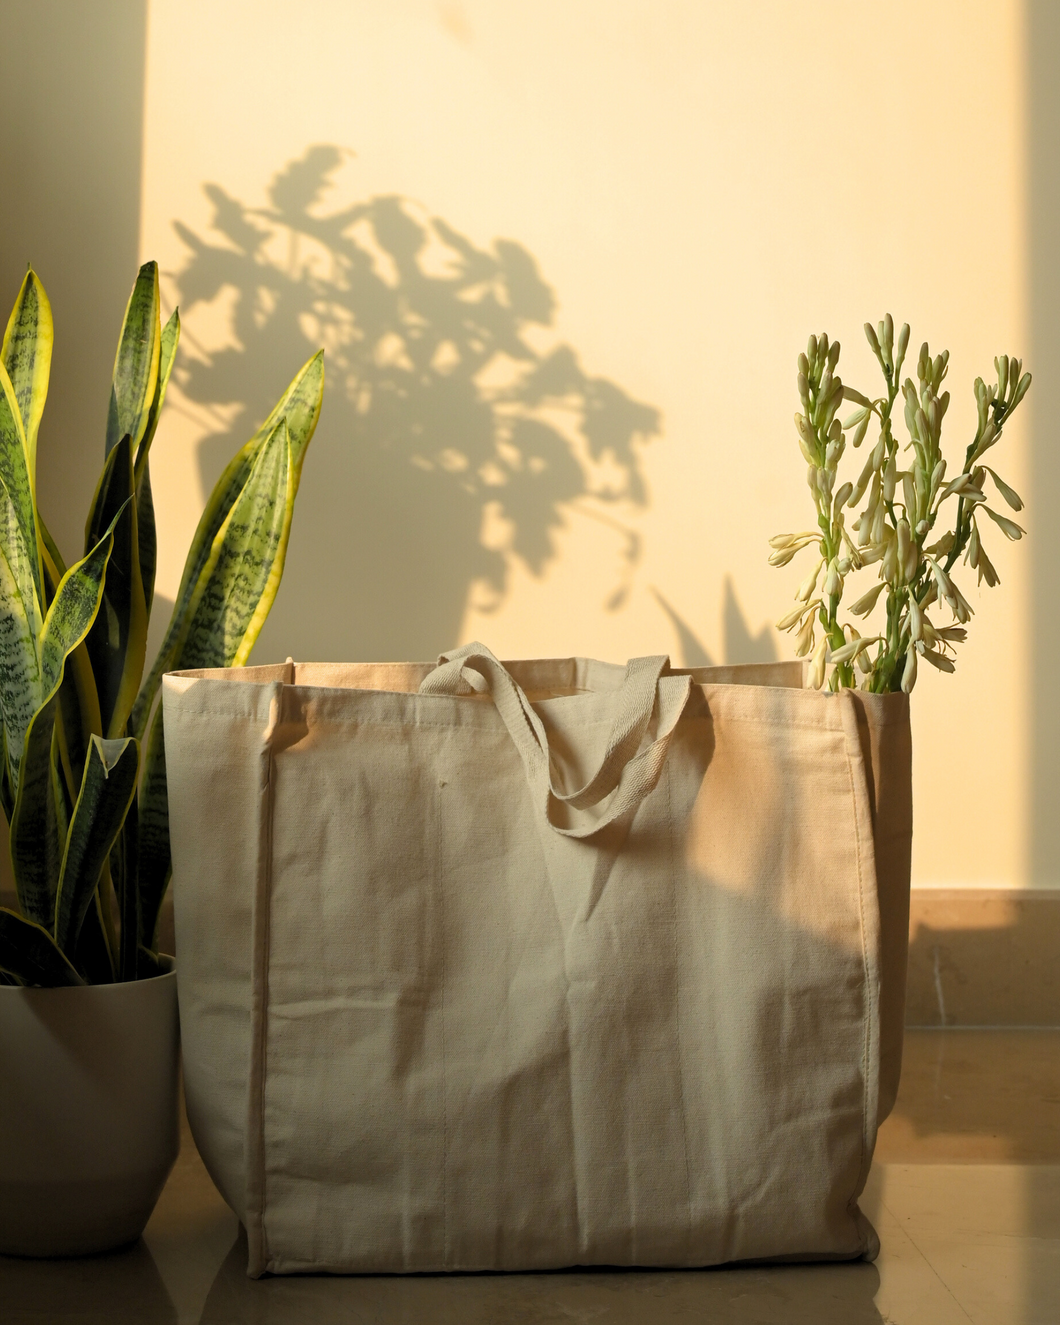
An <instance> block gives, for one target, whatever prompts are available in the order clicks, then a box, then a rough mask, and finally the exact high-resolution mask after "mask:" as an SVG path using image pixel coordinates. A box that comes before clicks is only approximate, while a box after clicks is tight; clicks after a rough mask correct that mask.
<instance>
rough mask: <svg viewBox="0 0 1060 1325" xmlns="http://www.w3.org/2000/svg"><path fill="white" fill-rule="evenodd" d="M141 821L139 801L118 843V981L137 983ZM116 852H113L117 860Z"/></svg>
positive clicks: (139, 925) (135, 804) (112, 855)
mask: <svg viewBox="0 0 1060 1325" xmlns="http://www.w3.org/2000/svg"><path fill="white" fill-rule="evenodd" d="M139 838H140V820H139V813H138V806H137V803H136V798H135V797H133V800H132V802H131V804H130V805H129V813H128V815H127V817H126V819H125V823H124V825H123V828H122V833H121V837H120V838H119V839H118V841H117V843H116V844H115V849H116V851H117V852H118V853H119V854H120V856H121V862H122V870H121V887H120V888H119V890H118V904H119V906H120V907H121V938H120V941H119V947H118V979H119V980H135V979H136V972H137V967H138V966H139V964H140V963H139V953H140V930H141V923H140V917H141V914H142V910H141V906H140V876H139V872H138V863H139V862H138V856H139V849H140V843H139ZM114 854H115V852H111V858H112V859H113V857H114Z"/></svg>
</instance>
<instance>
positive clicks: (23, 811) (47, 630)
mask: <svg viewBox="0 0 1060 1325" xmlns="http://www.w3.org/2000/svg"><path fill="white" fill-rule="evenodd" d="M124 509H125V508H124V507H123V508H122V510H120V511H119V512H118V513H117V515H116V516H115V517H114V521H113V522H112V525H111V527H110V528H109V529H108V530H107V531H106V533H105V534H104V536H103V538H101V539H100V541H99V543H98V544H97V545H96V546H95V547H94V548H93V549H92V551H91V552H90V553H89V554H88V556H87V557H83V558H82V559H81V560H80V561H79V562H76V563H75V564H74V565H73V566H71V567H70V569H69V570H68V571H67V572H66V574H65V575H64V576H63V578H62V579H61V580H60V582H59V587H58V589H57V590H56V594H55V600H54V602H53V603H52V605H51V607H50V608H49V609H48V615H47V616H46V617H45V618H44V627H43V629H42V631H41V640H40V656H41V689H42V691H43V695H44V697H43V701H42V703H41V706H40V707H39V708H38V709H37V712H36V713H35V714H34V715H33V718H32V719H31V721H30V723H29V725H28V726H27V728H26V735H25V739H24V742H23V747H22V759H21V761H20V764H19V778H18V784H17V788H16V791H15V805H14V810H13V812H12V814H11V820H10V823H11V863H12V865H13V867H14V873H15V887H16V889H17V891H18V897H19V905H20V906H21V907H22V911H23V913H24V914H25V915H27V916H29V917H30V918H31V919H32V920H36V921H37V922H38V923H40V924H46V925H50V924H51V923H52V920H53V912H54V908H55V889H56V887H57V886H58V882H59V866H60V864H61V860H62V849H61V847H59V848H58V850H56V833H57V824H56V809H55V799H54V794H53V792H54V788H53V783H52V777H51V760H52V750H53V743H52V738H53V735H54V724H55V712H56V708H57V701H58V692H59V688H60V685H61V683H62V680H63V676H64V673H65V667H66V660H67V658H68V657H69V655H70V654H71V653H72V652H74V650H75V649H77V647H78V646H79V645H80V644H81V643H82V642H83V641H84V639H85V637H86V636H87V634H88V632H89V629H90V628H91V626H92V623H93V621H94V620H95V618H96V613H97V612H98V611H99V605H100V602H101V601H102V598H103V585H104V580H105V576H106V573H107V563H108V561H109V558H110V554H111V550H112V548H113V546H114V524H116V523H117V521H118V520H119V519H120V518H121V515H122V512H123V511H124Z"/></svg>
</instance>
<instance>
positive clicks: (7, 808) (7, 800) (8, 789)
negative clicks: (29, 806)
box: [0, 728, 15, 823]
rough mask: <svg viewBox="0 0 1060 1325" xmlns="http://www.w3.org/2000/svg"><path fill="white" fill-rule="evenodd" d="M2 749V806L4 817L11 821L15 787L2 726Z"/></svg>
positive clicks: (0, 772) (0, 763) (0, 789)
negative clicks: (8, 762)
mask: <svg viewBox="0 0 1060 1325" xmlns="http://www.w3.org/2000/svg"><path fill="white" fill-rule="evenodd" d="M0 750H2V759H0V806H2V807H3V811H4V818H5V819H6V820H7V822H8V823H10V822H11V816H12V815H13V814H14V813H15V789H14V787H13V786H12V785H11V777H10V775H9V773H8V769H7V737H6V736H5V734H4V732H3V729H2V728H0Z"/></svg>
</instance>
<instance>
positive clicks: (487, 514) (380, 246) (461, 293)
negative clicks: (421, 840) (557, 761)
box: [174, 146, 660, 661]
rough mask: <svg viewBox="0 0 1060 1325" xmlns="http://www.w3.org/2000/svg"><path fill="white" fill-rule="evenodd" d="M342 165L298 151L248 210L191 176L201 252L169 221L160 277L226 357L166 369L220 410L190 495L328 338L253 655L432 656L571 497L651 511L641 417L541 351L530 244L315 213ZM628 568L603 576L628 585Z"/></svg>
mask: <svg viewBox="0 0 1060 1325" xmlns="http://www.w3.org/2000/svg"><path fill="white" fill-rule="evenodd" d="M345 156H346V154H345V153H344V152H343V151H342V150H340V149H339V148H337V147H333V146H316V147H312V148H310V149H309V150H308V151H307V152H306V153H305V154H304V156H302V157H301V159H299V160H297V161H294V162H291V163H289V164H288V165H287V166H286V167H285V168H284V169H283V170H281V171H280V172H279V173H278V174H277V175H276V176H275V177H274V178H273V180H272V182H271V184H270V185H269V188H268V190H267V196H268V200H269V206H267V207H265V208H252V207H248V206H245V205H244V204H243V203H242V202H240V201H238V200H237V199H235V198H233V197H231V196H229V195H228V194H227V193H226V192H225V191H224V190H223V189H222V188H221V187H220V186H218V185H216V184H208V185H206V186H205V192H206V194H207V197H208V198H209V200H210V202H211V204H212V206H213V209H214V216H213V220H212V230H213V231H214V232H215V240H213V241H208V240H206V239H204V238H202V237H201V236H199V235H197V234H195V233H194V232H193V231H191V230H190V229H189V228H188V227H187V226H185V225H183V224H182V223H180V222H177V223H176V228H177V231H178V233H179V234H180V236H181V238H182V239H183V241H184V242H185V243H186V245H187V246H188V249H189V256H188V258H187V261H186V262H185V264H184V266H183V267H182V269H181V270H180V271H179V272H177V273H175V274H174V283H175V286H176V290H177V293H178V297H179V301H180V303H181V307H182V313H183V314H185V316H186V315H187V314H188V313H189V312H190V311H191V310H193V309H194V308H195V306H196V305H198V304H208V303H211V302H213V301H215V300H217V301H218V303H219V306H223V307H226V308H227V309H228V311H229V316H230V328H229V331H230V335H229V337H228V344H227V347H226V348H223V349H221V350H218V351H215V352H206V351H205V350H204V349H203V348H202V346H201V345H200V346H198V347H196V344H195V341H194V339H193V338H192V337H191V336H190V335H189V336H186V344H189V343H190V346H191V351H190V354H189V353H185V354H184V355H183V356H182V358H183V363H182V366H181V369H180V373H179V378H178V381H179V386H180V389H181V391H182V393H183V395H184V397H185V400H186V401H188V402H190V404H191V408H192V409H193V410H195V411H196V412H197V414H198V415H202V414H204V413H206V412H208V416H209V417H212V418H213V419H214V420H216V423H215V425H214V427H213V430H212V431H211V432H210V434H209V435H208V436H207V437H206V438H205V439H204V440H203V442H202V443H201V447H200V453H199V458H200V466H201V471H202V478H203V485H204V488H205V489H206V490H207V491H208V490H209V488H210V487H211V486H212V484H213V482H214V481H215V479H216V476H217V474H218V473H219V472H220V470H221V468H222V466H223V464H224V463H225V462H226V461H227V459H228V458H229V456H230V455H231V454H232V453H233V451H234V450H235V448H236V446H237V445H238V444H241V443H242V442H243V441H244V440H245V438H246V437H248V436H250V434H251V432H252V430H253V428H254V427H255V426H256V425H257V424H258V423H259V421H260V420H261V419H262V418H264V417H265V415H266V414H267V412H268V410H269V408H270V406H271V404H272V402H273V400H274V399H275V398H276V396H277V395H278V393H279V391H280V390H282V388H283V386H284V385H285V383H286V382H287V381H288V380H289V378H290V377H291V375H292V373H293V371H294V370H295V368H296V367H297V366H298V365H299V364H301V363H302V362H303V361H304V360H305V359H306V358H307V357H308V356H309V354H311V353H312V352H313V350H314V349H316V347H317V346H318V345H324V346H325V348H326V376H327V387H326V391H325V396H324V407H323V411H322V414H321V421H320V425H319V428H318V432H317V436H316V438H315V439H314V442H313V444H312V446H311V447H310V450H309V454H308V457H307V461H306V465H305V469H304V471H303V476H302V484H301V489H300V492H299V497H298V503H297V508H296V512H295V519H294V527H293V532H292V538H291V545H290V550H289V554H288V559H287V568H286V572H285V581H284V585H283V587H282V589H281V592H280V594H279V596H278V598H277V601H276V604H275V607H274V609H273V612H272V615H271V617H270V620H269V622H268V624H267V625H266V628H265V631H264V632H263V634H262V638H261V641H260V643H259V646H258V649H257V651H256V661H267V660H269V659H270V658H271V657H273V656H275V657H278V658H282V657H284V656H285V655H286V654H287V653H291V652H293V653H296V654H297V655H298V656H300V657H306V658H318V659H328V658H347V659H350V658H357V659H364V660H371V659H411V658H431V657H433V656H435V655H436V654H438V653H439V652H440V651H441V650H443V649H445V648H447V647H449V646H451V645H453V644H454V643H456V642H457V637H458V634H459V631H460V627H461V622H462V619H463V616H464V611H465V607H466V605H467V603H468V598H469V594H470V593H472V592H474V594H475V599H476V605H477V606H479V607H480V608H481V607H482V606H483V604H484V602H485V604H486V605H487V606H494V607H496V606H499V605H500V604H501V602H502V601H503V599H504V596H505V592H506V588H507V572H508V565H509V558H510V557H511V556H513V555H514V556H515V557H518V558H520V559H521V560H522V561H523V562H524V563H525V564H526V565H527V566H528V567H529V568H530V570H531V571H532V572H533V573H535V574H537V575H540V574H541V573H542V572H543V570H544V568H545V566H546V564H547V563H548V561H549V560H550V558H552V557H553V556H554V555H555V553H556V536H557V534H558V532H559V531H560V529H561V528H562V527H563V525H564V522H565V518H564V511H565V509H571V508H572V504H577V506H578V507H579V508H580V509H583V510H584V511H586V513H588V514H591V515H592V514H595V515H596V516H597V517H598V518H599V519H601V520H602V521H603V523H604V524H605V525H608V524H611V525H613V524H614V522H615V513H616V512H618V513H620V514H621V513H622V512H623V511H625V512H627V513H628V512H629V511H630V510H631V509H634V508H636V507H643V506H645V505H646V504H647V496H646V491H645V486H644V481H643V476H642V472H641V465H640V456H641V449H642V446H643V444H644V443H645V442H646V441H648V440H649V439H650V438H651V437H653V436H655V435H657V434H658V432H659V427H660V416H659V413H658V411H657V410H656V409H654V408H653V407H652V406H650V405H646V404H642V403H640V402H638V401H636V400H634V399H633V398H632V397H631V396H629V395H628V394H627V393H626V392H625V391H623V390H622V388H621V387H619V386H617V385H616V384H615V383H613V382H611V381H608V380H607V379H606V378H603V377H594V376H590V375H589V374H588V373H586V371H585V370H584V369H583V368H582V366H581V363H580V361H579V358H578V355H577V354H576V353H575V351H574V350H573V349H572V348H571V347H570V346H569V345H566V344H563V343H561V342H560V341H559V339H558V337H557V335H556V333H555V331H554V330H553V324H554V319H555V312H556V299H555V296H554V294H553V292H552V290H551V289H550V288H549V286H548V285H547V284H546V283H545V281H544V280H543V279H542V277H541V275H540V273H539V272H538V268H537V264H536V263H535V261H534V259H533V257H532V256H531V254H530V253H528V252H527V250H526V249H525V248H523V247H522V246H521V245H519V244H517V243H515V242H513V241H511V240H507V239H497V240H495V241H494V242H493V244H492V245H491V247H490V248H489V249H484V248H479V247H477V246H476V245H475V244H474V243H472V241H471V240H469V239H468V238H466V237H465V236H464V235H462V234H461V233H459V232H458V231H457V230H455V229H454V228H453V227H452V226H450V225H448V224H447V223H446V222H445V221H444V220H442V219H440V218H439V217H436V216H431V215H429V214H428V213H426V212H425V211H424V209H423V208H422V207H420V206H418V205H417V204H415V203H413V202H411V201H409V200H408V199H405V198H402V197H398V196H380V197H373V198H370V199H368V200H367V201H365V202H358V203H355V204H353V205H350V206H343V207H336V206H332V205H331V204H330V203H329V202H328V194H329V191H330V190H331V188H332V187H333V176H334V175H335V173H336V172H337V171H338V169H339V167H340V166H341V165H342V163H343V160H344V158H345ZM191 325H192V326H194V319H192V320H191ZM627 532H628V537H627V549H628V547H633V548H634V554H633V555H634V556H635V557H638V558H639V555H640V544H639V540H638V539H637V538H636V536H635V535H634V534H632V532H629V531H627ZM628 572H629V568H628V567H624V566H617V567H616V575H617V576H619V577H621V578H622V579H624V580H625V582H626V583H627V584H628V579H629V574H628ZM622 601H624V594H623V593H622V592H621V591H620V592H619V593H618V594H617V595H616V596H615V598H613V599H612V600H611V601H609V602H608V603H607V604H606V605H605V606H606V607H607V608H608V609H609V610H616V609H617V608H618V607H619V606H621V604H622Z"/></svg>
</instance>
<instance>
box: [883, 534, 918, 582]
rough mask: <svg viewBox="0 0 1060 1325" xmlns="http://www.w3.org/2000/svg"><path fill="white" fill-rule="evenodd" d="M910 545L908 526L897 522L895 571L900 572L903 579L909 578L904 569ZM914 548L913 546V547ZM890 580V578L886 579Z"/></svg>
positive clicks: (907, 561)
mask: <svg viewBox="0 0 1060 1325" xmlns="http://www.w3.org/2000/svg"><path fill="white" fill-rule="evenodd" d="M911 543H912V534H911V533H910V531H909V524H908V522H907V521H906V520H904V519H902V520H899V521H898V541H897V547H896V551H897V569H898V570H899V571H900V572H901V575H902V577H903V579H909V578H911V577H909V576H907V575H906V568H907V566H908V564H909V548H910V544H911ZM914 547H915V545H914ZM888 578H890V577H888Z"/></svg>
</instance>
